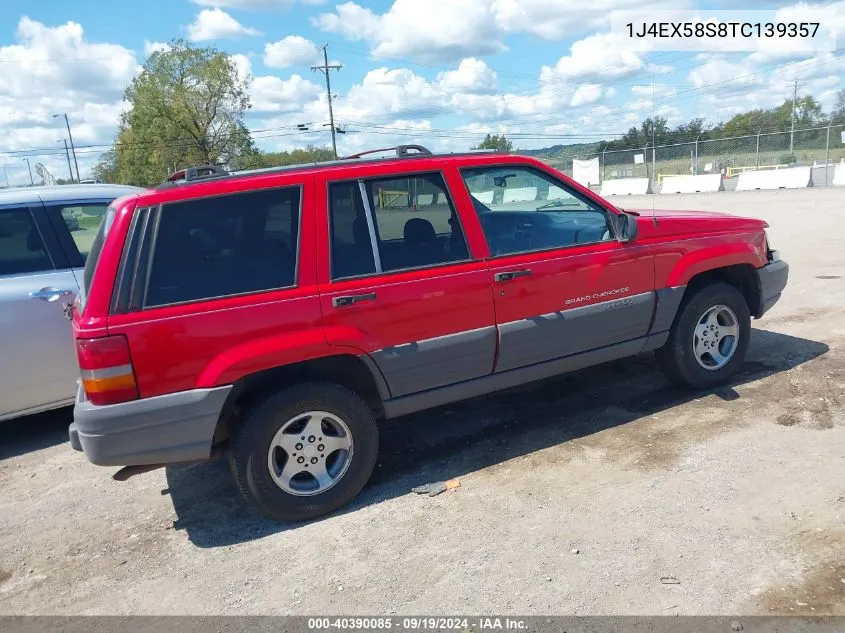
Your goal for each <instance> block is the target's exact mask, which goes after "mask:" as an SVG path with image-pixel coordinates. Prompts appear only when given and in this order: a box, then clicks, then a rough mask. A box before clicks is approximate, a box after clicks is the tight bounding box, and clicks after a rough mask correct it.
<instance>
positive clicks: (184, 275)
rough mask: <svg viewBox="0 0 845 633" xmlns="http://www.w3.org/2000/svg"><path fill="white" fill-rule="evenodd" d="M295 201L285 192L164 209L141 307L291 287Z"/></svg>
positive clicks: (294, 190) (294, 194)
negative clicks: (144, 297) (144, 298)
mask: <svg viewBox="0 0 845 633" xmlns="http://www.w3.org/2000/svg"><path fill="white" fill-rule="evenodd" d="M299 203H300V189H299V187H286V188H279V189H264V190H261V191H250V192H247V193H238V194H230V195H225V196H215V197H210V198H200V199H197V200H188V201H185V202H176V203H172V204H167V205H164V206H163V207H162V209H161V217H160V220H159V226H158V232H157V234H156V238H155V241H154V252H153V257H152V265H151V269H150V273H149V283H148V287H147V294H146V300H145V301H144V306H145V307H154V306H161V305H168V304H173V303H183V302H186V301H198V300H203V299H213V298H218V297H227V296H231V295H239V294H245V293H250V292H262V291H267V290H275V289H280V288H287V287H290V286H293V285H295V284H296V261H297V245H298V243H299V217H300V204H299Z"/></svg>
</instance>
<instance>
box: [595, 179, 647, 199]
mask: <svg viewBox="0 0 845 633" xmlns="http://www.w3.org/2000/svg"><path fill="white" fill-rule="evenodd" d="M645 193H651V185H650V184H649V179H648V178H611V179H610V180H605V181H604V182H602V183H601V191H599V195H600V196H624V195H641V194H645Z"/></svg>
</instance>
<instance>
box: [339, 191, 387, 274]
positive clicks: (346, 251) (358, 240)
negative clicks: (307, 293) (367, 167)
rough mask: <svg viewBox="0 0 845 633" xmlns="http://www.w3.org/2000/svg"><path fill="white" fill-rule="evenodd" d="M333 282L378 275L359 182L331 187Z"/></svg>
mask: <svg viewBox="0 0 845 633" xmlns="http://www.w3.org/2000/svg"><path fill="white" fill-rule="evenodd" d="M329 230H330V232H331V248H332V253H331V265H332V279H340V278H343V277H357V276H358V275H368V274H372V273H374V272H376V262H375V256H374V255H373V243H372V240H371V239H370V230H369V226H368V225H367V214H366V212H365V211H364V204H363V202H362V200H361V190H360V187H359V185H358V183H357V182H340V183H334V184H331V185H329Z"/></svg>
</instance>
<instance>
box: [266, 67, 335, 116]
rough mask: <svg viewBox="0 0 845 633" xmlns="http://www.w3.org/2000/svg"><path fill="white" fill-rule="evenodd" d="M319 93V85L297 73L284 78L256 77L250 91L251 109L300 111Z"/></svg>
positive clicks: (320, 91) (320, 92) (320, 89)
mask: <svg viewBox="0 0 845 633" xmlns="http://www.w3.org/2000/svg"><path fill="white" fill-rule="evenodd" d="M320 94H322V88H320V86H318V85H317V84H315V83H312V82H310V81H308V80H307V79H303V78H302V77H301V76H299V75H291V76H290V77H289V78H288V79H286V80H282V79H280V78H279V77H274V76H264V77H256V78H255V79H253V82H252V87H251V91H250V97H251V98H252V109H253V111H256V112H294V111H300V110H302V109H303V108H305V107H306V106H307V105H308V104H309V103H310V102H312V101H314V100H315V99H316V98H317V97H318V96H319V95H320Z"/></svg>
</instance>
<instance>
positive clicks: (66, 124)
mask: <svg viewBox="0 0 845 633" xmlns="http://www.w3.org/2000/svg"><path fill="white" fill-rule="evenodd" d="M60 116H64V117H65V126H66V127H67V137H68V138H69V139H70V151H71V152H73V164H74V165H76V182H79V163H78V162H77V161H76V148H74V146H73V135H72V134H71V133H70V121H68V119H67V112H64V113H62V114H54V115H53V118H54V119H55V118H56V117H60ZM71 180H73V178H71Z"/></svg>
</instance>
